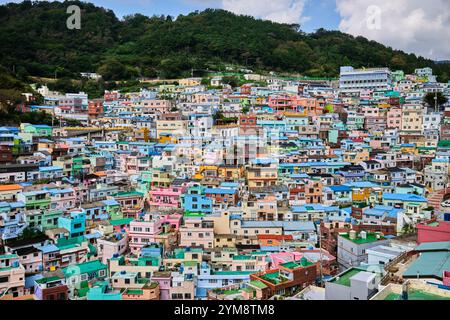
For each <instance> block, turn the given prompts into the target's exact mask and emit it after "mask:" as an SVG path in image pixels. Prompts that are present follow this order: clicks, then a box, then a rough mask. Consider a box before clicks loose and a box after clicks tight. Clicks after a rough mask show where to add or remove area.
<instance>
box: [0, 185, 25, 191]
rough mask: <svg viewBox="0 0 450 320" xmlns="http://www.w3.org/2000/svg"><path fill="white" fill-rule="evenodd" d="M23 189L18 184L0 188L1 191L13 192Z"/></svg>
mask: <svg viewBox="0 0 450 320" xmlns="http://www.w3.org/2000/svg"><path fill="white" fill-rule="evenodd" d="M22 189H23V187H22V186H19V185H18V184H6V185H3V186H0V191H13V190H22Z"/></svg>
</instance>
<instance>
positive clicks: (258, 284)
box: [249, 280, 267, 289]
mask: <svg viewBox="0 0 450 320" xmlns="http://www.w3.org/2000/svg"><path fill="white" fill-rule="evenodd" d="M249 285H250V286H252V287H255V288H258V289H265V288H267V286H266V285H265V284H264V282H262V281H259V280H255V281H250V282H249Z"/></svg>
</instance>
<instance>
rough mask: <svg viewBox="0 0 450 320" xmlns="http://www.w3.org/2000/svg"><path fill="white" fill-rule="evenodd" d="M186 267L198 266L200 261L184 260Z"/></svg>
mask: <svg viewBox="0 0 450 320" xmlns="http://www.w3.org/2000/svg"><path fill="white" fill-rule="evenodd" d="M183 264H184V266H185V267H196V266H198V262H197V261H184V262H183Z"/></svg>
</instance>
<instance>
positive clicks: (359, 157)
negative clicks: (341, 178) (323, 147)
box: [343, 149, 370, 164]
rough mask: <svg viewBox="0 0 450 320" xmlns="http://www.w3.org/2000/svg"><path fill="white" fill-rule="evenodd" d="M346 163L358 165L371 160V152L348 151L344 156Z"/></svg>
mask: <svg viewBox="0 0 450 320" xmlns="http://www.w3.org/2000/svg"><path fill="white" fill-rule="evenodd" d="M343 159H344V162H350V163H351V164H357V163H360V162H362V161H368V160H370V154H369V151H368V150H366V149H364V150H360V151H346V152H345V153H344V154H343Z"/></svg>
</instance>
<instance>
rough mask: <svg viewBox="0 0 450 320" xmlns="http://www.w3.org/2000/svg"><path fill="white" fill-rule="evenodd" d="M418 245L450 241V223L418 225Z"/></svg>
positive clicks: (434, 222)
mask: <svg viewBox="0 0 450 320" xmlns="http://www.w3.org/2000/svg"><path fill="white" fill-rule="evenodd" d="M417 232H418V235H417V243H418V244H421V243H424V242H444V241H450V222H448V221H433V222H427V223H421V224H418V225H417Z"/></svg>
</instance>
